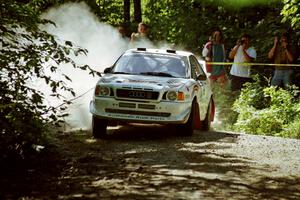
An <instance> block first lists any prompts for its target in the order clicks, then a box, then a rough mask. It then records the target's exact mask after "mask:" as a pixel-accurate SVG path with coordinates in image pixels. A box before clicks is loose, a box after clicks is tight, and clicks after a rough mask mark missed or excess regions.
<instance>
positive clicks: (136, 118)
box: [108, 113, 166, 121]
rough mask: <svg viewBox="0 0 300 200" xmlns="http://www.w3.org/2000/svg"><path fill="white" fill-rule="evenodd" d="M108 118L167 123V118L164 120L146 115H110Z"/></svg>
mask: <svg viewBox="0 0 300 200" xmlns="http://www.w3.org/2000/svg"><path fill="white" fill-rule="evenodd" d="M108 117H111V118H122V119H132V120H147V121H166V118H164V117H156V116H144V115H128V114H115V113H109V114H108Z"/></svg>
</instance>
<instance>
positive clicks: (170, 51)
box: [167, 49, 176, 53]
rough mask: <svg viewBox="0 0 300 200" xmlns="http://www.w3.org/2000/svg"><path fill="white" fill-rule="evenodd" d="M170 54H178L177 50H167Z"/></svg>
mask: <svg viewBox="0 0 300 200" xmlns="http://www.w3.org/2000/svg"><path fill="white" fill-rule="evenodd" d="M167 52H168V53H176V50H172V49H167Z"/></svg>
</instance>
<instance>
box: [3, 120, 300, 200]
mask: <svg viewBox="0 0 300 200" xmlns="http://www.w3.org/2000/svg"><path fill="white" fill-rule="evenodd" d="M173 132H175V131H174V130H173V129H172V128H170V127H161V126H157V125H156V126H155V125H147V126H146V125H133V126H130V127H121V128H117V129H110V130H109V134H110V136H109V138H108V139H107V140H94V139H93V138H92V136H91V134H90V133H86V132H83V131H79V132H75V133H63V134H59V135H58V136H56V139H55V140H54V141H53V143H54V145H53V147H52V149H54V150H53V151H52V152H50V153H49V152H48V153H47V154H46V155H43V156H44V157H46V158H43V159H42V160H40V163H41V164H39V165H38V166H37V165H35V166H34V167H31V168H30V167H28V168H26V170H25V169H24V171H23V172H22V173H20V172H19V173H15V172H14V170H15V169H10V170H9V171H10V173H8V174H7V175H6V176H5V177H4V178H2V179H1V182H0V183H1V185H0V186H1V190H2V191H1V190H0V191H1V193H0V198H2V199H22V200H31V199H62V200H65V199H122V200H123V199H184V200H185V199H187V200H189V199H268V200H269V199H280V200H282V199H300V141H299V140H292V139H283V138H275V137H266V136H253V135H246V134H236V133H223V132H214V131H210V132H195V133H194V135H193V136H192V137H184V136H180V135H176V134H174V133H173Z"/></svg>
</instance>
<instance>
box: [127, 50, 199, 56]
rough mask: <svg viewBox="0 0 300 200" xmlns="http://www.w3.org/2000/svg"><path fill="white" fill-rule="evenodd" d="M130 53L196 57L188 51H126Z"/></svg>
mask: <svg viewBox="0 0 300 200" xmlns="http://www.w3.org/2000/svg"><path fill="white" fill-rule="evenodd" d="M128 52H147V53H153V54H165V55H179V56H187V57H188V56H190V55H194V54H193V53H191V52H188V51H177V50H173V49H147V48H136V49H129V50H127V51H126V53H128Z"/></svg>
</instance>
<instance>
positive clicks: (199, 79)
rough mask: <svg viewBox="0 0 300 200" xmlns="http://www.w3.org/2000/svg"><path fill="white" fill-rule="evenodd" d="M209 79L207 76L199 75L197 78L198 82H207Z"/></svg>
mask: <svg viewBox="0 0 300 200" xmlns="http://www.w3.org/2000/svg"><path fill="white" fill-rule="evenodd" d="M206 79H207V77H206V75H205V74H199V75H198V76H197V79H196V80H197V81H205V80H206Z"/></svg>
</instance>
